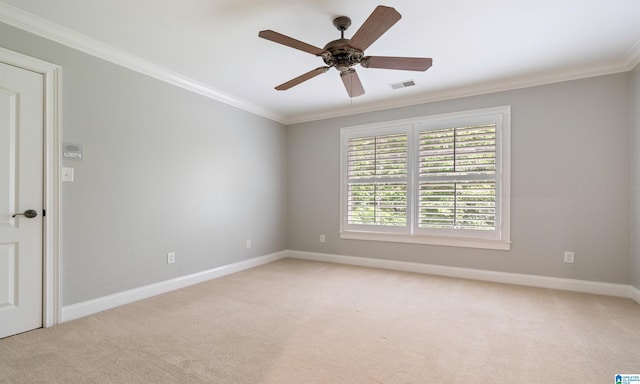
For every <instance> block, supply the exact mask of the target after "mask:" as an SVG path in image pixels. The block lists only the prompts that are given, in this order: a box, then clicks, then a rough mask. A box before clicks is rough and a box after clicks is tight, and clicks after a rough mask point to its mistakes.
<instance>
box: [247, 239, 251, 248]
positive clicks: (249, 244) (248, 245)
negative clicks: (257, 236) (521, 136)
mask: <svg viewBox="0 0 640 384" xmlns="http://www.w3.org/2000/svg"><path fill="white" fill-rule="evenodd" d="M247 248H251V240H247Z"/></svg>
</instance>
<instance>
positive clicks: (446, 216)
mask: <svg viewBox="0 0 640 384" xmlns="http://www.w3.org/2000/svg"><path fill="white" fill-rule="evenodd" d="M418 177H419V186H418V188H419V191H418V226H419V228H421V229H462V230H483V231H487V230H488V231H495V230H496V125H495V124H487V125H478V126H468V127H467V126H465V127H452V128H445V129H434V130H426V131H421V132H420V137H419V171H418Z"/></svg>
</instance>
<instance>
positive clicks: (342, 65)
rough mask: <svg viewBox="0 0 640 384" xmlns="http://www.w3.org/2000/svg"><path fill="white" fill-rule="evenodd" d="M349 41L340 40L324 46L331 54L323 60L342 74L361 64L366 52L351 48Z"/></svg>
mask: <svg viewBox="0 0 640 384" xmlns="http://www.w3.org/2000/svg"><path fill="white" fill-rule="evenodd" d="M349 41H350V40H349V39H338V40H333V41H330V42H329V43H328V44H327V45H325V46H324V50H325V51H327V52H329V54H328V55H324V56H323V57H322V59H323V60H324V62H325V64H327V65H328V66H330V67H336V69H337V70H338V71H340V72H345V71H347V70H348V69H349V68H351V67H352V66H354V65H356V64H359V63H360V62H361V61H362V58H363V57H364V52H362V51H361V50H359V49H355V48H351V47H350V46H349Z"/></svg>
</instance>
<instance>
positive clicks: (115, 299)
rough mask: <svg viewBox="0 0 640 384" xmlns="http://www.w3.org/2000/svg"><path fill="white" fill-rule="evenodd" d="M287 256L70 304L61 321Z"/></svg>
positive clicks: (268, 257)
mask: <svg viewBox="0 0 640 384" xmlns="http://www.w3.org/2000/svg"><path fill="white" fill-rule="evenodd" d="M286 256H287V252H286V251H283V252H277V253H273V254H271V255H266V256H260V257H256V258H253V259H249V260H244V261H240V262H237V263H233V264H229V265H223V266H221V267H218V268H213V269H209V270H207V271H202V272H198V273H194V274H192V275H188V276H182V277H177V278H175V279H171V280H167V281H162V282H159V283H156V284H151V285H147V286H144V287H140V288H135V289H131V290H128V291H124V292H120V293H116V294H113V295H109V296H105V297H99V298H97V299H93V300H88V301H84V302H82V303H78V304H73V305H68V306H65V307H62V318H61V322H66V321H71V320H75V319H79V318H81V317H85V316H89V315H92V314H94V313H98V312H102V311H105V310H107V309H112V308H115V307H119V306H121V305H125V304H129V303H133V302H134V301H138V300H142V299H146V298H149V297H152V296H156V295H160V294H162V293H166V292H170V291H173V290H176V289H180V288H184V287H188V286H190V285H194V284H198V283H202V282H205V281H208V280H213V279H216V278H218V277H223V276H227V275H230V274H232V273H236V272H240V271H244V270H245V269H249V268H254V267H257V266H260V265H263V264H268V263H271V262H273V261H276V260H280V259H282V258H284V257H286Z"/></svg>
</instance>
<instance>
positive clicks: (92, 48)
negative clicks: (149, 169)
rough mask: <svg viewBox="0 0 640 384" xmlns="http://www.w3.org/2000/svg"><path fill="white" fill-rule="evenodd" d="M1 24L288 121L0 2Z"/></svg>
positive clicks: (282, 120) (260, 114) (223, 101)
mask: <svg viewBox="0 0 640 384" xmlns="http://www.w3.org/2000/svg"><path fill="white" fill-rule="evenodd" d="M0 22H3V23H5V24H8V25H10V26H12V27H16V28H19V29H22V30H24V31H27V32H30V33H32V34H34V35H37V36H40V37H43V38H45V39H48V40H51V41H54V42H56V43H59V44H62V45H65V46H67V47H70V48H73V49H76V50H78V51H81V52H84V53H86V54H88V55H91V56H95V57H98V58H100V59H103V60H106V61H109V62H111V63H114V64H117V65H120V66H122V67H125V68H128V69H130V70H133V71H136V72H138V73H142V74H144V75H147V76H149V77H153V78H155V79H157V80H161V81H164V82H166V83H169V84H172V85H175V86H177V87H180V88H183V89H186V90H189V91H192V92H194V93H197V94H200V95H202V96H205V97H208V98H210V99H213V100H216V101H219V102H222V103H225V104H228V105H231V106H234V107H236V108H239V109H242V110H245V111H247V112H250V113H253V114H256V115H259V116H262V117H266V118H268V119H270V120H274V121H277V122H279V123H282V124H285V121H286V119H285V118H284V117H283V116H280V115H278V114H276V113H273V112H272V111H269V110H267V109H265V108H262V107H260V106H257V105H254V104H251V103H248V102H246V101H244V100H241V99H239V98H237V97H234V96H233V95H230V94H228V93H225V92H222V91H220V90H217V89H215V88H213V87H210V86H208V85H206V84H204V83H201V82H198V81H196V80H193V79H190V78H188V77H186V76H183V75H181V74H179V73H176V72H173V71H171V70H169V69H167V68H164V67H161V66H159V65H156V64H154V63H151V62H149V61H147V60H144V59H141V58H140V57H137V56H135V55H132V54H130V53H127V52H124V51H121V50H119V49H117V48H114V47H112V46H110V45H107V44H104V43H102V42H99V41H97V40H94V39H92V38H89V37H87V36H84V35H81V34H79V33H77V32H75V31H72V30H70V29H67V28H64V27H62V26H60V25H58V24H55V23H52V22H50V21H48V20H45V19H42V18H40V17H37V16H35V15H32V14H30V13H27V12H25V11H23V10H21V9H18V8H15V7H12V6H10V5H8V4H5V3H2V2H0Z"/></svg>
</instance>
